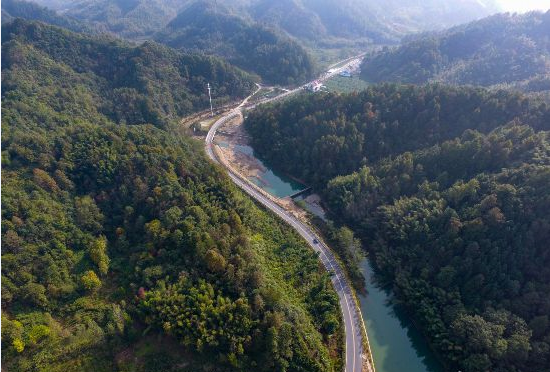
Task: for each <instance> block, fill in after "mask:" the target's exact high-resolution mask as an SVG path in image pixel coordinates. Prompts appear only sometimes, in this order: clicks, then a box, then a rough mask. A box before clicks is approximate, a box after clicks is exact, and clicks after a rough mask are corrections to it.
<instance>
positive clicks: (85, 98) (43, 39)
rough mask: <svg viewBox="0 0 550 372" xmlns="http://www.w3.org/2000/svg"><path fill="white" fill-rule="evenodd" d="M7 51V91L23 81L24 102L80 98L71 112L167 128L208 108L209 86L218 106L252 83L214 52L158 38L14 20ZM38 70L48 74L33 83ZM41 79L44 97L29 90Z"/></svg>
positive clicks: (6, 35) (6, 30) (5, 40)
mask: <svg viewBox="0 0 550 372" xmlns="http://www.w3.org/2000/svg"><path fill="white" fill-rule="evenodd" d="M2 48H3V56H2V66H3V67H4V68H6V69H10V70H12V71H13V73H12V74H10V75H9V76H7V77H6V78H5V79H3V81H2V89H5V90H6V89H7V90H10V89H11V88H12V86H13V85H21V86H22V87H24V88H25V89H26V90H27V91H28V93H29V95H28V97H26V99H27V100H36V101H38V102H39V103H41V104H43V105H47V106H48V105H50V106H55V107H62V106H63V105H66V104H67V103H66V102H67V101H73V100H80V101H81V102H82V104H81V105H80V106H79V107H80V110H81V111H82V112H75V113H74V114H73V115H79V116H84V117H85V113H94V112H96V111H97V112H99V113H101V114H104V115H105V116H107V117H108V118H109V119H110V120H113V121H115V122H117V123H133V124H144V123H149V124H154V125H156V126H159V127H164V126H166V125H167V124H168V123H169V122H171V121H174V120H176V119H178V118H179V117H181V116H184V115H186V114H189V113H191V112H194V111H198V110H200V109H204V108H206V107H207V106H208V91H207V89H206V84H207V83H210V84H211V86H212V96H213V97H214V98H215V101H217V102H218V104H219V103H224V102H226V101H228V100H235V99H236V98H239V97H244V96H246V95H247V94H248V93H249V92H250V91H251V90H252V88H253V82H252V80H251V78H250V76H249V75H247V74H246V73H244V72H242V71H241V70H239V69H236V68H235V67H232V66H231V65H229V64H227V63H226V62H223V61H222V60H220V59H216V58H214V57H205V56H198V55H193V54H184V53H181V52H177V51H175V50H172V49H169V48H167V47H165V46H162V45H159V44H156V43H153V42H147V43H144V44H142V45H140V46H137V47H134V46H131V45H129V44H126V43H124V42H121V41H117V40H115V39H110V38H96V37H90V36H85V35H82V34H76V33H72V32H69V31H66V30H63V29H61V28H57V27H52V26H47V25H45V24H41V23H36V22H27V21H23V20H15V21H14V22H12V23H10V24H8V25H6V26H5V27H3V28H2ZM37 73H39V74H40V75H41V76H43V79H42V80H41V81H37V82H34V81H33V76H34V75H36V74H37ZM27 75H30V77H29V76H27ZM21 82H24V83H25V84H24V85H22V84H21ZM37 84H38V85H39V86H40V87H41V88H42V89H41V91H40V95H35V94H30V93H32V92H33V91H34V90H35V89H36V86H35V85H37ZM59 86H64V87H65V88H66V89H65V91H61V92H60V91H59ZM61 94H64V95H63V96H62V95H61ZM20 101H21V103H27V102H23V101H22V100H20Z"/></svg>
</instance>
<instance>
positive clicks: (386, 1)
mask: <svg viewBox="0 0 550 372" xmlns="http://www.w3.org/2000/svg"><path fill="white" fill-rule="evenodd" d="M498 10H499V8H498V7H497V6H496V5H495V4H494V2H493V0H487V1H485V2H481V1H478V0H422V1H419V0H283V1H270V0H253V1H252V6H251V14H252V15H253V16H254V17H255V18H257V19H261V20H264V21H267V22H271V23H275V24H277V25H278V26H280V27H281V28H283V29H285V30H286V31H287V32H289V33H290V34H292V35H294V36H297V37H300V38H302V37H305V38H308V39H310V40H319V39H322V38H327V37H339V38H342V37H343V38H358V37H366V38H370V39H372V40H373V41H375V42H378V43H384V42H388V41H396V40H398V38H400V37H401V36H402V35H404V34H405V33H408V32H417V31H424V30H431V29H440V28H444V27H448V26H451V25H456V24H459V23H462V22H466V21H470V20H474V19H477V18H481V17H484V16H487V15H489V14H492V13H495V12H497V11H498Z"/></svg>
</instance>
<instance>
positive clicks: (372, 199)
mask: <svg viewBox="0 0 550 372" xmlns="http://www.w3.org/2000/svg"><path fill="white" fill-rule="evenodd" d="M245 125H246V128H247V130H248V132H249V133H250V135H251V136H252V138H253V139H252V141H253V146H254V149H255V151H257V152H258V154H260V155H261V156H262V157H263V158H265V159H266V160H268V161H269V162H270V163H271V164H273V165H274V166H276V167H278V168H279V169H281V170H283V171H286V172H288V173H290V174H291V175H293V176H296V177H299V178H301V179H304V180H307V181H308V182H310V183H311V184H313V185H315V187H316V188H317V189H318V190H319V191H320V192H321V194H322V196H323V200H324V202H325V205H326V206H327V208H328V210H329V211H330V213H331V215H332V216H333V217H334V218H336V219H337V222H339V223H345V224H347V225H348V226H350V227H351V228H352V229H353V230H354V232H355V233H356V234H357V236H358V237H359V238H361V239H362V241H363V243H364V246H365V247H366V250H367V252H368V254H369V256H370V258H371V260H372V261H373V263H374V264H375V266H376V268H377V272H378V276H379V278H380V279H381V281H382V283H385V284H386V285H388V286H390V287H392V288H393V292H394V294H395V296H396V299H397V300H398V301H400V302H401V303H403V304H404V305H406V307H407V308H408V309H409V311H410V313H411V314H412V316H413V317H414V319H415V320H416V323H417V324H418V326H419V327H420V329H421V330H422V331H423V333H424V334H425V336H426V338H427V339H428V341H429V342H430V343H431V345H432V346H433V348H434V349H435V350H436V351H437V353H438V354H439V356H440V357H441V359H442V360H443V361H444V362H445V364H446V366H447V367H448V370H462V371H465V372H477V371H479V372H485V371H503V372H504V371H506V372H512V371H513V372H517V371H530V372H546V371H548V369H549V367H550V323H549V317H550V301H549V298H550V297H549V294H550V284H549V283H550V250H549V249H548V243H547V242H548V239H550V219H549V218H548V213H547V211H548V208H550V199H549V194H548V187H549V185H550V143H549V142H550V132H549V131H550V107H549V106H548V105H547V104H545V103H541V102H538V101H534V100H531V99H528V98H526V97H525V96H522V95H520V94H514V93H509V92H505V91H487V90H484V89H481V88H468V87H448V86H443V85H429V86H423V87H414V86H399V85H379V86H373V87H371V88H369V89H368V90H366V91H364V92H361V93H359V94H350V95H334V94H321V95H303V96H301V97H299V98H296V99H293V100H290V101H288V102H285V103H281V104H276V105H272V106H269V107H265V108H260V109H257V110H255V111H253V112H251V113H250V114H249V116H248V119H247V120H246V122H245Z"/></svg>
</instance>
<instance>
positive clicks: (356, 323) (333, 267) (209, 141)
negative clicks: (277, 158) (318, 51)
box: [206, 65, 374, 372]
mask: <svg viewBox="0 0 550 372" xmlns="http://www.w3.org/2000/svg"><path fill="white" fill-rule="evenodd" d="M346 67H347V65H346V66H343V67H342V68H340V69H338V70H337V71H333V72H332V73H331V74H326V75H325V76H323V77H322V78H321V79H320V80H324V79H327V78H329V77H330V76H333V75H336V74H338V73H339V72H340V71H342V70H343V69H345V68H346ZM260 88H261V87H260V86H259V85H258V90H257V91H256V92H258V91H259V89H260ZM302 88H303V87H300V88H297V89H294V90H290V91H287V92H285V93H283V94H282V95H280V96H277V97H275V98H271V99H269V100H264V101H262V102H260V103H257V104H255V105H251V106H248V107H247V108H248V109H250V108H253V107H255V106H257V105H259V104H263V103H267V102H271V101H273V100H277V99H281V98H282V97H285V96H288V95H290V94H293V93H296V92H297V91H299V90H300V89H302ZM250 97H252V96H249V97H247V98H246V99H245V100H243V101H242V102H241V104H240V105H238V106H237V107H235V108H234V109H233V110H231V111H230V112H229V113H227V114H226V115H225V116H223V117H222V118H220V119H219V120H217V121H216V122H215V123H214V124H213V125H212V127H211V128H210V130H209V132H208V135H207V136H206V152H207V154H208V156H209V157H210V158H211V159H212V160H213V161H214V162H216V163H219V164H221V162H219V161H218V159H217V156H216V153H215V152H214V146H215V145H214V143H213V141H214V137H215V135H216V131H217V130H218V129H219V128H220V127H221V126H223V125H224V124H225V123H226V122H227V121H229V120H232V119H234V118H239V119H240V120H243V116H242V111H241V110H242V108H243V107H244V106H245V105H246V104H247V103H248V100H249V99H250ZM226 170H227V172H228V174H229V177H230V178H231V180H232V181H233V182H234V183H235V184H236V185H237V186H239V187H240V188H241V189H242V190H243V191H245V192H246V193H247V194H248V195H250V196H251V197H253V198H254V199H256V200H257V201H258V202H260V203H261V204H262V205H264V206H265V207H266V208H268V209H269V210H271V211H272V212H273V213H275V214H276V215H277V216H279V217H280V218H281V219H283V220H284V221H285V222H287V223H288V224H289V225H290V226H292V227H293V228H294V229H295V230H296V231H297V232H298V233H299V234H300V235H301V236H302V237H303V238H304V239H305V240H306V241H307V242H308V244H309V245H310V246H311V247H312V248H313V250H315V252H317V254H318V255H319V259H320V260H321V262H322V263H323V265H324V266H325V268H326V269H327V270H328V271H329V272H330V273H331V279H332V284H333V286H334V289H335V290H336V292H337V293H338V298H339V302H340V308H341V310H342V317H343V320H344V328H345V338H346V346H345V347H346V349H345V350H346V363H345V372H361V371H362V365H363V360H364V359H363V342H362V338H363V334H362V331H361V330H362V322H363V320H362V318H361V317H360V315H359V314H360V309H359V308H358V307H357V304H356V302H355V301H354V299H353V296H352V291H351V288H350V287H349V285H348V283H347V282H346V279H345V275H344V271H343V270H342V268H341V267H340V264H339V263H338V262H337V261H336V259H335V258H334V255H333V254H332V252H331V251H330V249H329V248H328V247H327V246H326V245H325V244H324V243H323V242H322V240H321V239H320V237H319V236H317V235H316V234H315V232H314V231H313V230H312V229H311V228H310V227H309V226H308V225H306V224H304V223H302V222H301V221H300V220H298V219H297V218H296V217H294V216H293V215H291V214H290V213H288V212H287V211H285V210H284V209H283V208H281V207H280V206H279V205H278V204H276V203H275V202H273V201H272V200H271V199H270V198H268V197H267V196H265V195H264V194H263V193H262V192H260V191H259V190H258V189H257V188H256V186H254V185H252V184H251V183H250V182H249V181H248V180H245V179H242V178H241V177H240V176H239V175H237V174H235V173H234V172H233V170H232V169H230V168H227V167H226ZM365 358H366V357H365ZM368 371H370V372H374V367H373V366H371V364H370V363H368Z"/></svg>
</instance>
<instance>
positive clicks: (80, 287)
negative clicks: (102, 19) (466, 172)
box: [2, 20, 343, 372]
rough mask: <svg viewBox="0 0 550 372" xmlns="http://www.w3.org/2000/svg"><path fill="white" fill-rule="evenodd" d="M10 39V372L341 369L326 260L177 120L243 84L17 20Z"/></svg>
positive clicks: (196, 62)
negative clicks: (209, 89) (206, 94)
mask: <svg viewBox="0 0 550 372" xmlns="http://www.w3.org/2000/svg"><path fill="white" fill-rule="evenodd" d="M2 37H3V40H2V369H3V370H5V371H18V372H19V371H21V372H23V371H29V372H30V371H33V372H35V371H44V372H46V371H47V372H60V371H94V372H103V371H105V372H112V371H128V372H129V371H132V372H153V371H155V372H156V371H167V372H168V371H176V370H177V371H211V370H217V371H250V370H255V371H337V370H341V368H342V358H341V356H342V353H343V350H342V340H341V334H342V325H341V318H340V310H339V306H338V297H337V295H336V292H335V291H334V290H333V288H332V286H331V282H330V277H329V275H328V274H327V273H326V272H325V271H324V270H323V269H322V268H321V266H320V263H319V260H318V258H317V256H316V255H315V254H314V253H313V252H312V251H311V250H310V249H309V248H308V246H307V244H306V243H305V242H304V241H303V240H301V239H300V238H299V236H298V235H297V234H295V233H294V232H293V231H292V230H291V229H290V228H289V227H288V226H286V225H285V224H283V223H282V222H280V221H279V220H278V219H277V218H276V217H275V216H272V215H270V214H268V213H266V212H263V211H262V210H260V209H259V208H258V207H257V206H255V205H254V204H253V203H252V202H251V201H250V200H249V199H248V198H247V197H244V196H243V194H242V193H240V192H239V191H237V189H236V187H235V186H233V184H232V183H231V182H230V180H229V178H228V177H227V176H225V175H224V174H223V172H222V171H221V170H220V169H218V168H216V167H215V166H213V165H212V164H211V163H210V162H209V161H208V160H207V158H206V156H205V154H204V151H203V145H202V143H198V142H196V141H194V140H192V139H189V138H187V137H185V136H184V135H182V134H180V131H179V130H178V128H177V126H175V125H172V119H173V118H177V117H178V116H179V115H181V114H184V113H187V112H192V111H196V110H198V109H200V108H201V107H202V105H203V103H202V100H201V99H199V98H200V95H201V94H203V91H204V83H205V82H206V81H210V82H211V83H212V84H213V85H214V86H215V91H216V92H217V96H218V97H222V96H227V97H228V98H231V99H235V98H237V97H239V96H242V95H244V94H246V92H248V91H249V89H250V85H251V82H250V80H248V78H247V77H246V75H244V74H243V73H241V72H239V71H238V70H235V69H234V68H231V67H229V66H228V65H226V64H225V63H222V62H220V61H219V60H216V59H214V58H209V57H197V56H193V55H185V54H181V53H179V52H175V51H173V50H170V49H168V48H166V47H162V46H159V45H156V44H153V43H147V44H145V45H142V46H140V47H130V46H128V45H127V44H124V43H121V42H118V41H113V40H111V39H104V38H91V37H87V36H82V35H77V34H73V33H70V32H68V31H63V30H61V29H59V28H55V27H51V26H45V25H43V24H40V23H28V22H25V21H21V20H16V21H15V23H13V24H10V25H8V26H5V27H3V28H2ZM161 96H162V99H161V98H160V97H161Z"/></svg>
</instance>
